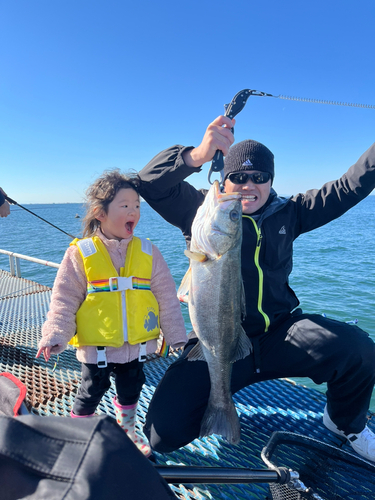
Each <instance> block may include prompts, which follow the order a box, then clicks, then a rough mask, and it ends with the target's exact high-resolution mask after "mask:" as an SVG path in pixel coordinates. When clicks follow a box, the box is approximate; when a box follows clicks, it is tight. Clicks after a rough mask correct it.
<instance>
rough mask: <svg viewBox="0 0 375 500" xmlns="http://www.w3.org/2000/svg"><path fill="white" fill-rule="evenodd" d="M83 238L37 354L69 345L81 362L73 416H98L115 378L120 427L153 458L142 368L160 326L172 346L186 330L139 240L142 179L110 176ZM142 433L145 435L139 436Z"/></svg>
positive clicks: (55, 294)
mask: <svg viewBox="0 0 375 500" xmlns="http://www.w3.org/2000/svg"><path fill="white" fill-rule="evenodd" d="M86 194H87V214H86V216H85V218H84V220H83V223H84V231H83V235H84V236H86V238H84V239H82V240H78V239H76V240H74V241H73V242H72V243H71V244H70V247H69V248H68V250H67V251H66V253H65V256H64V258H63V260H62V262H61V266H60V268H59V271H58V273H57V276H56V280H55V283H54V286H53V291H52V298H51V305H50V310H49V312H48V315H47V321H46V322H45V323H44V325H43V329H42V338H41V340H40V342H39V350H38V353H37V355H36V357H38V356H39V355H40V354H41V353H43V355H44V357H45V359H46V361H48V360H49V358H50V356H51V354H58V353H60V352H62V351H63V350H64V349H66V347H67V343H68V342H70V343H71V344H73V345H74V346H75V347H77V359H78V360H79V361H81V362H82V380H81V385H80V387H79V389H78V392H77V395H76V398H75V401H74V405H73V410H72V412H71V416H72V417H73V418H76V417H79V418H82V417H90V416H93V415H94V413H95V410H96V407H97V406H98V404H99V402H100V400H101V398H102V396H103V395H104V394H105V392H106V391H107V390H108V389H109V388H110V385H111V384H110V374H113V375H114V379H115V383H116V393H117V395H116V397H115V398H114V401H113V403H114V406H115V412H116V418H117V422H118V423H119V424H120V426H121V427H122V428H124V430H125V431H126V432H127V434H128V436H129V437H130V439H132V441H133V442H134V443H135V444H136V445H137V447H138V448H139V449H140V450H141V451H142V453H144V454H145V455H146V456H148V455H150V453H151V450H150V446H149V444H148V441H147V439H146V437H145V436H144V435H143V434H140V433H138V435H137V434H136V431H135V417H136V410H137V402H138V399H139V395H140V393H141V390H142V386H143V384H144V382H145V375H144V373H143V364H142V361H144V359H145V356H146V354H147V353H151V352H155V350H156V346H157V338H158V336H159V317H160V326H161V328H162V330H163V335H164V337H165V340H166V342H167V344H169V345H171V346H172V347H181V346H183V345H184V344H185V342H186V340H187V339H186V331H185V326H184V321H183V318H182V314H181V310H180V305H179V301H178V299H177V295H176V288H175V283H174V281H173V278H172V276H171V274H170V271H169V269H168V266H167V264H166V262H165V260H164V259H163V257H162V255H161V253H160V251H159V250H158V248H157V247H156V246H155V245H153V244H152V243H151V242H150V241H149V240H146V239H145V240H144V239H139V238H137V237H135V236H134V235H133V233H134V229H135V226H136V225H137V223H138V221H139V218H140V200H139V195H138V182H137V178H136V177H134V178H131V177H126V176H124V175H122V174H121V173H120V172H119V170H112V171H107V172H104V174H103V175H102V176H101V177H100V178H99V179H97V181H96V182H94V184H93V185H92V186H91V187H89V189H88V190H87V193H86ZM137 432H138V431H137Z"/></svg>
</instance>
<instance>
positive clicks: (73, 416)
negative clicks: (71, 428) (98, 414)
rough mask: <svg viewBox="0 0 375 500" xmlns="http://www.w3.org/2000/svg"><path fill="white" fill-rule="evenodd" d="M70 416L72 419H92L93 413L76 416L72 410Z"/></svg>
mask: <svg viewBox="0 0 375 500" xmlns="http://www.w3.org/2000/svg"><path fill="white" fill-rule="evenodd" d="M70 416H71V417H72V418H87V417H93V416H95V413H91V415H76V414H75V413H73V410H72V411H71V412H70Z"/></svg>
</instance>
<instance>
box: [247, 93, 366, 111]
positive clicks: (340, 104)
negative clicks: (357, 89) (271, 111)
mask: <svg viewBox="0 0 375 500" xmlns="http://www.w3.org/2000/svg"><path fill="white" fill-rule="evenodd" d="M247 90H248V92H249V93H250V95H255V96H258V97H274V98H276V99H286V100H288V101H299V102H314V103H316V104H330V105H332V106H350V107H352V108H367V109H375V105H374V104H357V103H353V102H340V101H327V100H324V99H311V98H309V97H292V96H287V95H273V94H268V93H267V92H261V91H260V90H250V89H247Z"/></svg>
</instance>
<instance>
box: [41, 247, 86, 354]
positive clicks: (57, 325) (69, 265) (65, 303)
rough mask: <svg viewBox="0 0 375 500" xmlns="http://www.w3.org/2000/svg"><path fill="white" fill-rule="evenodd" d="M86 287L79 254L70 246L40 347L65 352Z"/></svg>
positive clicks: (59, 276)
mask: <svg viewBox="0 0 375 500" xmlns="http://www.w3.org/2000/svg"><path fill="white" fill-rule="evenodd" d="M86 287H87V284H86V275H85V271H84V267H83V261H82V258H81V255H80V253H79V250H78V248H77V247H76V246H71V247H69V248H68V250H67V251H66V252H65V255H64V258H63V260H62V262H61V264H60V268H59V270H58V272H57V275H56V279H55V283H54V285H53V289H52V297H51V303H50V309H49V311H48V314H47V320H46V322H45V323H44V325H43V328H42V338H41V340H40V341H39V348H41V347H47V346H54V347H53V348H52V354H58V353H59V352H62V351H63V350H64V349H66V347H67V343H68V342H69V340H70V339H71V338H72V337H73V335H74V334H75V331H76V313H77V311H78V309H79V307H80V305H81V304H82V302H83V301H84V300H85V297H86Z"/></svg>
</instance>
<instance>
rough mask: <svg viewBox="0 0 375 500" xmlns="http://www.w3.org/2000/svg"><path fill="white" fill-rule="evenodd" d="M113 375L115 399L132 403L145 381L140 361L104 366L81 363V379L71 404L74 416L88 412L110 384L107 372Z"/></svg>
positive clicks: (90, 411)
mask: <svg viewBox="0 0 375 500" xmlns="http://www.w3.org/2000/svg"><path fill="white" fill-rule="evenodd" d="M111 374H112V375H113V376H114V378H115V385H116V392H117V402H118V403H119V404H120V405H132V404H134V403H136V402H137V401H138V399H139V395H140V393H141V390H142V386H143V384H144V383H145V374H144V373H143V363H141V362H140V361H138V359H135V360H134V361H131V362H130V363H108V366H107V367H106V368H98V366H97V365H94V364H88V363H87V364H86V363H82V380H81V385H80V386H79V388H78V392H77V395H76V399H75V401H74V405H73V413H74V414H75V415H91V414H92V413H94V412H95V410H96V407H97V406H98V404H99V403H100V400H101V399H102V397H103V396H104V394H105V393H106V392H107V391H108V389H109V388H110V387H111V381H110V378H109V377H110V375H111Z"/></svg>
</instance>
